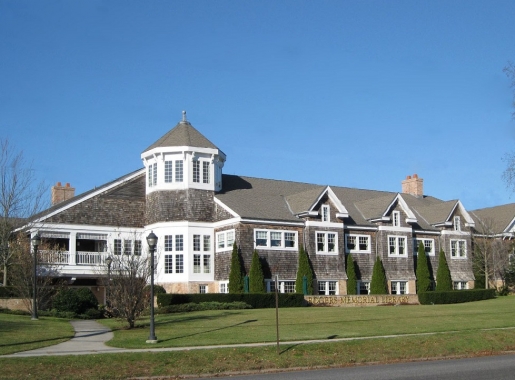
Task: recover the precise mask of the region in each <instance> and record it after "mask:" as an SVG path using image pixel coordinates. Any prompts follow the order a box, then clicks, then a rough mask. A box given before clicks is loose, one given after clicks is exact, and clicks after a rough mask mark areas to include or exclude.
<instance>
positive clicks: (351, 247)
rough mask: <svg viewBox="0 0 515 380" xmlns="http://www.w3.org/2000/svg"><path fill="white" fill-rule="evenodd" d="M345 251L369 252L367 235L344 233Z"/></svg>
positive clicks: (368, 237)
mask: <svg viewBox="0 0 515 380" xmlns="http://www.w3.org/2000/svg"><path fill="white" fill-rule="evenodd" d="M345 240H346V242H345V249H346V251H347V253H370V236H369V235H351V234H347V235H345Z"/></svg>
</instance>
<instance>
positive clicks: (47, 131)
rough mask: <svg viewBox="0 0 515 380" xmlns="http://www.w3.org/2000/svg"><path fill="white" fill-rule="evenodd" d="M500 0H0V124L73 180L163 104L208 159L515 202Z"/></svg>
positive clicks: (140, 137)
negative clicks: (194, 133) (507, 158)
mask: <svg viewBox="0 0 515 380" xmlns="http://www.w3.org/2000/svg"><path fill="white" fill-rule="evenodd" d="M509 60H512V61H515V1H513V0H500V1H486V0H485V1H470V0H467V1H448V0H445V1H411V0H410V1H336V0H334V1H298V0H295V1H275V0H274V1H266V0H265V1H263V0H260V1H236V0H234V1H219V0H217V1H212V0H210V1H159V0H155V1H95V0H87V1H86V0H84V1H80V0H76V1H67V0H63V1H52V0H45V1H40V0H34V1H25V0H0V69H1V70H0V136H1V137H4V138H8V139H9V140H10V141H11V142H12V143H14V144H15V145H16V146H17V147H18V148H19V149H22V150H23V152H24V154H25V156H26V157H27V158H28V159H30V160H33V161H34V168H35V169H36V173H37V177H38V178H40V179H44V180H46V181H47V183H48V186H49V187H50V186H51V185H52V184H54V183H55V182H57V181H61V182H63V183H64V182H70V183H71V184H72V186H75V187H76V189H77V193H81V192H84V191H87V190H89V189H91V188H93V187H95V186H99V185H102V184H103V183H105V182H107V181H110V180H113V179H115V178H117V177H119V176H122V175H124V174H126V173H128V172H131V171H133V170H136V169H138V168H141V167H142V163H141V160H140V154H141V152H142V151H143V150H144V149H145V148H146V147H148V146H149V145H150V144H151V143H153V142H154V141H155V140H157V139H158V138H159V137H161V136H162V135H163V134H164V133H166V132H167V131H168V130H169V129H171V128H172V127H173V126H175V125H176V124H177V122H178V121H179V120H180V119H181V111H182V110H186V111H187V113H188V119H189V120H190V122H191V123H192V124H193V125H194V126H195V127H196V128H197V129H198V130H199V131H200V132H201V133H203V134H204V135H205V136H206V137H207V138H209V139H210V140H211V141H212V142H213V143H215V144H216V145H217V146H218V147H219V148H220V149H222V150H223V151H224V152H225V153H226V154H227V163H226V165H225V167H224V172H225V173H228V174H239V175H246V176H254V177H262V178H273V179H284V180H292V181H301V182H309V183H317V184H323V185H325V184H328V185H336V186H348V187H358V188H365V189H377V190H388V191H400V190H401V181H402V179H404V178H405V177H406V175H408V174H413V173H418V175H419V176H420V177H422V178H423V179H424V190H425V193H426V194H429V195H433V196H435V197H438V198H441V199H444V200H449V199H457V198H458V199H461V201H462V202H463V204H464V205H465V207H466V208H467V209H469V210H472V209H476V208H482V207H489V206H494V205H498V204H504V203H510V202H515V197H514V196H513V195H512V194H511V193H510V191H508V190H507V189H506V186H505V184H504V183H503V182H502V179H501V175H502V172H503V170H504V167H505V164H504V163H503V161H502V157H503V156H504V155H505V154H506V153H509V152H513V151H515V128H514V127H515V121H513V120H512V119H511V112H512V108H511V101H512V98H513V96H512V95H513V94H512V91H511V89H510V88H509V80H508V78H507V77H506V76H505V75H504V74H503V72H502V69H503V67H504V66H505V65H506V64H507V62H508V61H509Z"/></svg>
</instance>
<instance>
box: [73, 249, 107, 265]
mask: <svg viewBox="0 0 515 380" xmlns="http://www.w3.org/2000/svg"><path fill="white" fill-rule="evenodd" d="M104 256H106V257H107V255H106V254H105V253H102V252H77V255H76V256H75V260H76V264H77V265H101V264H103V262H104V259H105V257H104Z"/></svg>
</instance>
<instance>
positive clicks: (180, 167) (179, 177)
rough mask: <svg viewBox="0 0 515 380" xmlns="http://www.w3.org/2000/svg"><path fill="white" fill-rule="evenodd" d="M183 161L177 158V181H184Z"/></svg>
mask: <svg viewBox="0 0 515 380" xmlns="http://www.w3.org/2000/svg"><path fill="white" fill-rule="evenodd" d="M182 177H183V163H182V160H175V182H182Z"/></svg>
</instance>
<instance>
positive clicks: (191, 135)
mask: <svg viewBox="0 0 515 380" xmlns="http://www.w3.org/2000/svg"><path fill="white" fill-rule="evenodd" d="M170 146H193V147H198V148H212V149H218V148H217V147H216V146H215V144H213V143H212V142H211V141H209V140H208V139H207V138H206V137H205V136H204V135H203V134H202V133H200V132H199V131H197V130H196V129H195V128H194V127H193V126H192V125H191V124H190V123H189V122H188V121H181V122H180V123H179V124H177V125H176V126H175V127H174V128H172V129H171V130H170V131H168V132H167V133H166V134H165V135H164V136H163V137H161V138H160V139H159V140H157V141H156V142H155V143H153V144H152V145H150V146H149V147H148V148H147V149H145V150H144V151H143V152H146V151H149V150H151V149H154V148H161V147H170Z"/></svg>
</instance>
